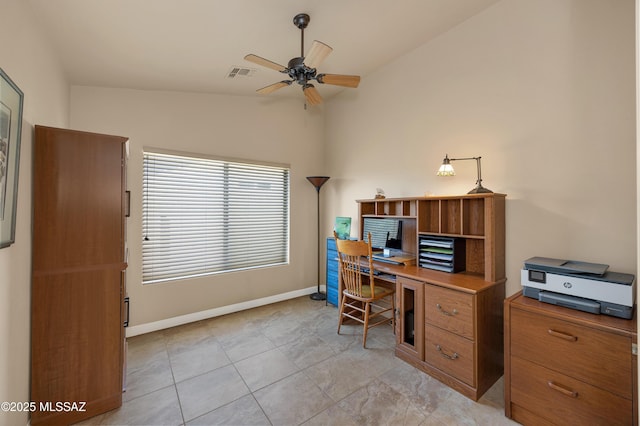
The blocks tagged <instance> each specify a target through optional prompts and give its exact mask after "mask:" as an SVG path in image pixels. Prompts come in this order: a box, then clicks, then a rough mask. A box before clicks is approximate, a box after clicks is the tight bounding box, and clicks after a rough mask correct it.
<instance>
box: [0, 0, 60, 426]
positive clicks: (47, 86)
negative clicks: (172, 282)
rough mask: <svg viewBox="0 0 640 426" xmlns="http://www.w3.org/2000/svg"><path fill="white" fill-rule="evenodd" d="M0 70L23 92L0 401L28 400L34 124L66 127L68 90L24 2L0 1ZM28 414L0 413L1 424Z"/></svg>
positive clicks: (1, 314)
mask: <svg viewBox="0 0 640 426" xmlns="http://www.w3.org/2000/svg"><path fill="white" fill-rule="evenodd" d="M0 10H1V12H0V13H1V15H2V25H0V39H1V40H3V42H2V43H0V68H2V69H3V70H4V71H5V72H6V73H7V74H8V75H9V77H10V78H11V79H12V80H13V81H14V82H15V83H16V85H17V86H18V87H19V88H20V89H21V90H22V91H23V92H24V113H23V126H22V144H21V151H20V170H19V172H20V174H19V178H18V213H17V223H16V242H15V244H13V245H11V246H10V247H8V248H3V249H0V401H29V380H30V377H29V363H30V333H31V330H30V305H31V173H32V169H31V153H32V144H33V125H34V124H45V125H50V126H62V127H64V126H66V125H67V124H68V115H69V110H68V105H69V88H68V85H67V83H66V80H65V77H64V75H63V72H62V70H61V67H60V64H59V63H58V61H57V59H56V57H55V54H54V53H53V52H52V51H51V50H50V48H49V47H48V45H47V41H46V37H44V36H43V35H42V34H41V32H40V30H39V28H38V26H37V24H36V23H35V22H34V20H33V19H32V17H31V14H30V11H29V9H28V7H27V6H26V5H25V3H24V2H22V1H19V0H0ZM27 418H28V413H6V412H0V425H17V424H27Z"/></svg>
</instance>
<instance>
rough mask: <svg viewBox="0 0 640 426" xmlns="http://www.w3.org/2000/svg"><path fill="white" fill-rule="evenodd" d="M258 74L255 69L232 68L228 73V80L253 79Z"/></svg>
mask: <svg viewBox="0 0 640 426" xmlns="http://www.w3.org/2000/svg"><path fill="white" fill-rule="evenodd" d="M255 73H256V70H255V69H254V68H242V67H231V69H229V72H228V73H227V78H236V77H252V76H253V75H254V74H255Z"/></svg>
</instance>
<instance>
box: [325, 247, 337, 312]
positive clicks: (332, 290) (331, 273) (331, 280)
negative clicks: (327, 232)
mask: <svg viewBox="0 0 640 426" xmlns="http://www.w3.org/2000/svg"><path fill="white" fill-rule="evenodd" d="M327 303H331V304H332V305H334V306H338V250H337V249H336V240H334V239H333V237H328V238H327Z"/></svg>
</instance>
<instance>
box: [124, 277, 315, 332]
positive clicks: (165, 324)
mask: <svg viewBox="0 0 640 426" xmlns="http://www.w3.org/2000/svg"><path fill="white" fill-rule="evenodd" d="M317 290H318V289H317V287H308V288H305V289H301V290H295V291H290V292H287V293H281V294H276V295H273V296H269V297H263V298H262V299H255V300H248V301H246V302H241V303H236V304H233V305H228V306H221V307H219V308H213V309H207V310H206V311H200V312H194V313H191V314H186V315H180V316H178V317H173V318H167V319H163V320H160V321H154V322H149V323H146V324H140V325H134V326H131V327H127V328H126V335H127V337H133V336H138V335H140V334H146V333H151V332H153V331H158V330H164V329H165V328H171V327H175V326H177V325H183V324H188V323H190V322H195V321H201V320H204V319H209V318H214V317H219V316H221V315H226V314H232V313H234V312H240V311H244V310H246V309H251V308H257V307H259V306H264V305H269V304H271V303H276V302H282V301H283V300H289V299H295V298H296V297H301V296H306V295H308V294H312V293H315V292H316V291H317ZM320 290H321V291H325V290H324V286H320Z"/></svg>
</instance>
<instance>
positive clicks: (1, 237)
mask: <svg viewBox="0 0 640 426" xmlns="http://www.w3.org/2000/svg"><path fill="white" fill-rule="evenodd" d="M23 102H24V94H23V93H22V91H21V90H20V89H19V88H18V86H16V84H15V83H14V82H13V81H11V79H10V78H9V76H8V75H7V74H6V73H5V72H4V71H3V70H2V68H0V248H3V247H8V246H10V245H11V244H13V243H14V242H15V240H16V209H17V207H18V168H19V165H20V137H21V134H22V104H23Z"/></svg>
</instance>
